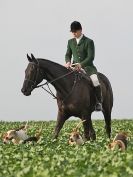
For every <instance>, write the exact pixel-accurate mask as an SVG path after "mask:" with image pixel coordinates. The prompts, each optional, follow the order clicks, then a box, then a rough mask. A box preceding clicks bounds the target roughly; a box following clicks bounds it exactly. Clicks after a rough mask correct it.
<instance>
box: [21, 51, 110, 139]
mask: <svg viewBox="0 0 133 177" xmlns="http://www.w3.org/2000/svg"><path fill="white" fill-rule="evenodd" d="M27 59H28V61H29V63H28V66H27V68H26V70H25V79H24V82H23V86H22V89H21V91H22V93H23V94H24V95H25V96H29V95H31V92H32V91H33V90H34V89H35V88H38V87H41V86H42V85H47V86H49V84H52V85H53V86H54V88H55V90H56V96H55V95H54V94H53V93H52V91H51V90H50V87H49V91H48V90H46V91H48V92H49V93H50V94H51V95H53V96H54V97H55V98H56V100H57V105H58V115H57V121H56V126H55V129H54V134H53V138H57V137H58V135H59V132H60V130H61V129H62V127H63V125H64V123H65V121H66V120H67V119H69V118H70V117H71V116H75V117H78V118H80V119H81V120H85V121H83V128H84V138H85V139H86V140H90V139H91V140H95V139H96V133H95V130H94V128H93V125H92V120H91V114H92V112H94V111H95V104H96V97H95V92H94V87H93V85H92V82H91V80H90V79H89V77H88V76H87V77H86V74H81V73H79V72H77V71H74V70H70V69H67V68H66V67H64V66H63V65H60V64H58V63H56V62H53V61H50V60H47V59H42V58H35V57H34V55H33V54H31V57H30V56H29V55H28V54H27ZM83 76H85V77H83ZM98 78H99V81H100V86H101V90H102V98H103V102H102V106H103V110H102V113H103V115H104V120H105V129H106V133H107V136H108V137H109V138H110V136H111V111H112V107H113V91H112V87H111V84H110V82H109V80H108V78H107V77H106V76H105V75H104V74H102V73H98ZM43 80H46V83H45V84H42V85H39V84H41V82H42V81H43Z"/></svg>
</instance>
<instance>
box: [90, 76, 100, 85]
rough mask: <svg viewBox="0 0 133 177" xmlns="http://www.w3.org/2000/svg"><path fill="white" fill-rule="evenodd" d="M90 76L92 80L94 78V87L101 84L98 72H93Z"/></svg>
mask: <svg viewBox="0 0 133 177" xmlns="http://www.w3.org/2000/svg"><path fill="white" fill-rule="evenodd" d="M90 78H91V80H92V83H93V86H94V87H97V86H99V85H100V83H99V80H98V77H97V75H96V74H92V75H91V76H90Z"/></svg>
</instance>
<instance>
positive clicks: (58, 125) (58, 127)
mask: <svg viewBox="0 0 133 177" xmlns="http://www.w3.org/2000/svg"><path fill="white" fill-rule="evenodd" d="M66 119H67V116H66V115H65V114H64V113H63V112H61V111H58V116H57V123H56V127H55V130H54V138H57V137H58V134H59V132H60V130H61V128H62V127H63V125H64V123H65V121H66Z"/></svg>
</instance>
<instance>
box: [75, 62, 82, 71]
mask: <svg viewBox="0 0 133 177" xmlns="http://www.w3.org/2000/svg"><path fill="white" fill-rule="evenodd" d="M74 69H75V70H77V71H80V70H81V64H80V63H77V64H76V65H75V68H74Z"/></svg>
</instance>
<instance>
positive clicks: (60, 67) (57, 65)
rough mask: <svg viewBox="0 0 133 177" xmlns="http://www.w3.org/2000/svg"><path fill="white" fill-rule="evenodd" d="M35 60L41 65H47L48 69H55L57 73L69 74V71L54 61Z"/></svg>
mask: <svg viewBox="0 0 133 177" xmlns="http://www.w3.org/2000/svg"><path fill="white" fill-rule="evenodd" d="M37 60H38V61H39V62H40V63H41V64H42V65H43V64H45V63H47V64H48V65H49V67H50V66H51V67H52V66H53V65H54V67H56V68H57V71H58V72H59V71H60V72H65V73H68V72H70V70H68V69H67V68H66V67H65V66H63V65H61V64H59V63H56V62H54V61H51V60H48V59H43V58H37Z"/></svg>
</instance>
